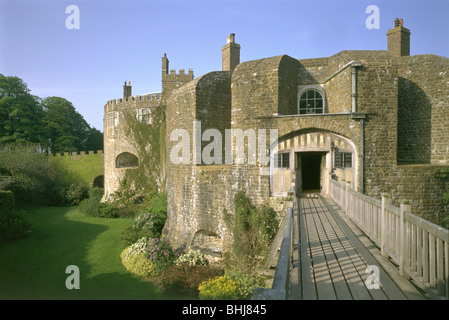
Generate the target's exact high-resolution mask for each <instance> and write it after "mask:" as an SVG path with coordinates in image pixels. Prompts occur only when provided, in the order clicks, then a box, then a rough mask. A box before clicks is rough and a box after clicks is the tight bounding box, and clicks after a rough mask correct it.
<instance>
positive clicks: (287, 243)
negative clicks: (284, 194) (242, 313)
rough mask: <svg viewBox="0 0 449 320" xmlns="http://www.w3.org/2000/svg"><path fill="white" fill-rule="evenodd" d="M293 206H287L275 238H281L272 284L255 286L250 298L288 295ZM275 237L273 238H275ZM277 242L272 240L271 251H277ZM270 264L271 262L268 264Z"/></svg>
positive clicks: (260, 298) (270, 297)
mask: <svg viewBox="0 0 449 320" xmlns="http://www.w3.org/2000/svg"><path fill="white" fill-rule="evenodd" d="M294 208H295V203H294V202H293V208H292V207H289V206H287V203H286V205H285V207H284V209H283V210H285V209H286V212H285V215H284V218H285V219H283V220H284V221H283V223H281V225H280V228H279V231H278V233H277V234H276V238H277V239H279V240H282V242H281V243H280V250H279V256H278V259H277V264H276V270H275V273H274V278H273V284H272V286H271V288H256V289H255V290H254V293H253V296H252V298H251V299H252V300H286V299H287V297H288V288H289V286H290V269H291V264H292V248H293V212H294ZM276 238H275V240H276ZM278 249H279V242H276V241H274V242H273V245H272V252H277V250H278ZM270 265H271V264H270Z"/></svg>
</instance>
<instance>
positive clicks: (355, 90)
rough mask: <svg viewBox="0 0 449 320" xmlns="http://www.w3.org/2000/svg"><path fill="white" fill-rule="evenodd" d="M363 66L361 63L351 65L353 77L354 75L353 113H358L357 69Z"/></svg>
mask: <svg viewBox="0 0 449 320" xmlns="http://www.w3.org/2000/svg"><path fill="white" fill-rule="evenodd" d="M361 66H362V64H361V63H360V62H352V63H351V75H352V93H351V97H352V110H351V112H352V113H354V112H357V68H358V67H361Z"/></svg>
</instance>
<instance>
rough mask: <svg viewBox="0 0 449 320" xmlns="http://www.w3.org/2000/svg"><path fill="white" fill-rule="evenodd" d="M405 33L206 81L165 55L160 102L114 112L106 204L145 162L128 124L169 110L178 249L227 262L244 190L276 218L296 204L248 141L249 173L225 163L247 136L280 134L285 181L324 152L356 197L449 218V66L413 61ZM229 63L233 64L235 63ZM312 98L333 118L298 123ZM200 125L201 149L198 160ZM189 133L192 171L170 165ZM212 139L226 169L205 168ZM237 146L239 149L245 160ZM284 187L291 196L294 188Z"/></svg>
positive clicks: (117, 107)
mask: <svg viewBox="0 0 449 320" xmlns="http://www.w3.org/2000/svg"><path fill="white" fill-rule="evenodd" d="M396 28H398V29H397V30H394V29H392V30H393V31H391V32H389V35H388V42H389V43H388V48H389V49H388V50H370V51H367V50H353V51H342V52H339V53H337V54H335V55H333V56H330V57H324V58H316V59H295V58H294V57H290V56H288V55H280V56H275V57H268V58H264V59H258V60H253V61H245V62H239V63H238V64H237V65H236V66H235V68H224V70H223V71H213V72H210V73H207V74H205V75H203V76H200V77H198V78H195V79H194V78H193V72H190V71H189V73H185V72H184V71H180V72H179V73H176V72H174V71H171V72H169V71H168V59H167V57H166V56H164V58H163V70H162V87H163V90H162V93H161V94H160V95H154V96H145V97H139V96H136V97H127V98H124V99H118V100H111V101H109V102H108V103H107V104H106V105H105V108H104V109H105V115H104V117H105V118H104V124H105V129H104V132H105V193H107V194H108V195H110V194H113V193H114V190H116V189H117V187H118V185H119V180H120V177H121V176H122V175H123V170H127V169H126V168H116V159H117V156H118V155H120V154H121V153H123V152H129V153H136V151H135V150H133V148H132V144H130V143H129V141H127V139H126V137H125V136H124V133H123V130H122V129H121V126H120V113H121V112H123V111H124V110H126V109H129V110H137V109H139V108H149V109H151V108H153V107H155V106H157V105H158V104H161V103H163V104H164V105H165V106H166V119H167V120H166V121H167V122H166V128H167V136H166V147H167V150H166V151H167V163H166V171H167V172H166V176H167V185H166V189H167V196H168V219H167V223H166V225H165V228H164V232H163V233H164V235H165V236H167V237H168V238H169V239H170V241H171V243H172V245H173V246H174V247H175V248H179V247H181V248H189V247H197V248H200V249H202V250H203V251H205V252H208V253H210V254H215V255H220V254H222V253H224V252H225V251H227V250H228V249H229V245H230V243H231V235H230V232H229V230H228V229H227V228H226V225H225V223H224V221H223V210H224V209H226V210H227V211H229V212H231V213H232V212H233V198H234V195H235V194H236V193H237V192H238V191H240V190H244V191H245V192H246V194H247V196H248V197H249V198H250V199H251V201H252V202H253V203H254V204H263V203H269V204H271V205H273V206H275V207H276V209H279V208H280V207H281V204H282V202H283V201H284V200H285V198H286V197H287V196H288V194H287V193H286V192H284V193H282V192H280V193H276V195H275V194H274V191H273V181H272V176H271V175H268V174H262V172H272V171H270V170H273V159H271V161H270V162H269V163H266V162H265V163H262V162H260V161H258V162H256V163H255V164H254V163H249V161H248V159H249V158H250V154H249V153H248V152H249V150H251V148H250V147H251V145H249V144H250V143H249V142H248V140H244V146H245V148H246V149H245V150H248V152H247V153H246V154H245V158H244V161H243V162H242V163H240V162H237V161H233V162H231V163H228V162H226V161H225V154H226V151H227V150H226V148H225V145H226V135H227V133H228V132H236V131H237V130H241V131H242V132H246V133H249V132H256V133H258V132H260V130H263V131H264V132H266V133H267V137H269V135H268V133H269V132H270V130H273V129H275V130H277V134H278V138H279V140H278V142H279V145H278V147H279V148H280V150H282V152H289V154H290V167H289V168H288V169H286V170H290V171H289V172H291V174H290V175H285V177H294V176H295V175H296V177H297V178H299V179H302V177H301V175H300V173H298V172H300V169H298V168H299V167H297V166H298V163H299V162H296V161H297V159H300V157H301V156H303V155H304V154H305V153H307V152H308V153H310V152H312V153H313V152H315V153H319V154H320V155H322V170H324V171H325V172H324V174H323V175H322V176H323V177H331V176H333V177H334V178H335V179H340V180H341V179H350V180H354V181H350V182H351V184H352V186H357V188H358V189H359V190H358V191H362V192H363V193H365V194H367V195H369V196H372V197H375V198H380V197H381V195H382V194H383V193H389V194H391V195H392V199H393V204H395V205H398V204H399V202H400V201H401V200H404V199H406V200H411V201H412V212H413V213H415V214H417V215H419V216H422V217H424V218H425V219H428V220H430V221H432V222H435V223H438V222H439V219H441V218H442V217H443V216H444V215H447V214H448V209H447V206H445V205H444V204H443V203H442V198H441V195H442V193H444V190H445V183H444V182H442V181H441V180H438V179H436V178H434V177H433V175H432V173H433V172H434V171H435V170H437V169H442V168H443V169H444V168H448V167H449V59H448V58H446V57H441V56H436V55H431V54H426V55H417V56H410V55H409V52H410V48H409V46H410V39H409V38H407V37H410V33H407V31H405V34H403V33H404V32H402V31H404V30H402V31H401V30H400V29H401V28H402V26H399V27H395V29H396ZM401 32H402V33H401ZM404 37H405V38H404ZM404 39H405V40H404ZM398 46H399V47H400V48H401V49H400V54H398V52H397V50H399V49H398ZM224 48H225V50H226V46H225V47H224ZM238 50H240V47H239V48H238ZM164 59H166V60H164ZM223 59H228V60H229V56H228V55H227V53H226V54H224V55H223ZM352 63H356V67H354V68H355V69H354V68H352ZM226 69H232V70H226ZM354 70H356V71H354ZM353 77H355V79H356V88H355V92H354V91H353V87H352V80H353ZM307 90H315V91H316V92H319V93H320V94H321V95H322V98H323V101H324V105H325V111H324V113H322V114H298V105H299V92H305V91H307ZM354 97H355V99H353V98H354ZM354 101H355V103H356V105H353V102H354ZM354 108H355V109H356V110H354ZM111 112H118V124H117V125H115V126H111V120H110V116H109V114H110V113H111ZM198 123H200V124H201V125H200V126H201V131H200V132H198V136H199V137H200V140H199V143H198V148H197V149H195V147H194V143H193V142H194V141H193V140H194V135H195V132H196V131H195V125H196V124H198ZM149 125H151V124H149ZM196 128H198V127H196ZM179 129H181V130H185V131H184V132H187V133H188V143H189V148H190V153H189V161H188V163H180V164H176V163H173V162H172V161H171V159H170V156H169V155H170V152H171V150H172V149H173V148H174V147H175V146H177V145H179V142H180V140H179V139H178V140H174V141H172V139H171V133H172V132H173V131H174V130H179ZM206 130H207V132H209V133H210V132H214V134H216V135H218V139H219V141H215V140H214V142H216V143H217V144H216V146H217V147H216V148H215V149H214V155H216V154H215V153H216V152H219V153H221V154H222V158H221V159H222V161H219V162H218V163H206V162H205V160H204V157H201V156H202V155H204V154H203V153H202V152H205V151H204V150H208V149H207V148H208V147H210V143H211V142H212V139H215V136H214V138H211V139H201V138H202V137H203V134H204V133H205V132H206ZM211 130H212V131H211ZM252 130H253V131H252ZM307 139H315V140H313V141H307ZM320 139H327V140H326V141H325V140H320ZM264 142H265V145H264V147H265V149H266V150H270V147H274V145H271V144H270V141H269V138H268V139H266V140H265V141H264ZM261 143H262V142H259V141H258V145H259V144H261ZM236 144H237V142H236V140H232V143H231V145H232V146H233V147H234V148H233V151H234V152H235V147H236ZM342 150H344V151H345V152H349V154H352V155H353V158H352V167H351V168H348V169H346V170H347V171H348V172H347V174H346V175H344V171H345V169H341V168H335V166H334V164H335V163H334V159H333V158H332V157H333V156H334V154H335V153H336V152H339V151H342ZM232 155H233V156H234V158H233V159H234V160H235V159H236V158H235V156H236V155H235V154H234V153H233V154H232ZM138 156H139V155H138V154H136V157H137V158H138ZM197 159H199V161H196V160H197ZM298 161H299V160H298ZM348 177H350V178H348ZM284 183H285V184H286V185H287V186H288V183H289V181H284ZM293 183H294V182H293ZM321 191H322V192H324V189H323V188H322V189H321Z"/></svg>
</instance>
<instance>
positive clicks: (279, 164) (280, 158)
mask: <svg viewBox="0 0 449 320" xmlns="http://www.w3.org/2000/svg"><path fill="white" fill-rule="evenodd" d="M357 159H358V155H357V149H356V147H355V145H354V143H353V142H352V141H351V140H349V139H347V138H345V137H343V136H341V135H338V134H335V133H331V132H320V131H318V132H311V133H302V134H301V133H299V134H296V135H292V134H289V135H286V136H284V138H280V139H279V143H278V144H277V146H275V147H274V151H273V157H272V161H271V162H270V172H271V175H270V177H271V178H270V191H271V195H272V196H283V197H285V196H287V195H288V192H290V191H293V192H295V193H296V194H298V195H299V194H301V192H324V193H327V192H328V191H329V179H330V178H334V179H336V180H340V181H341V180H345V181H347V182H350V184H351V186H352V187H353V188H355V189H356V188H357V185H358V183H357V180H358V179H357V173H358V171H357V170H358V161H357Z"/></svg>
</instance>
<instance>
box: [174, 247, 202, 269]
mask: <svg viewBox="0 0 449 320" xmlns="http://www.w3.org/2000/svg"><path fill="white" fill-rule="evenodd" d="M176 264H177V265H181V264H187V265H189V266H207V265H208V264H209V261H208V260H207V259H206V258H205V257H204V254H202V253H200V252H197V251H194V250H190V251H189V252H188V253H184V254H182V255H180V256H179V257H178V260H176Z"/></svg>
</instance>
